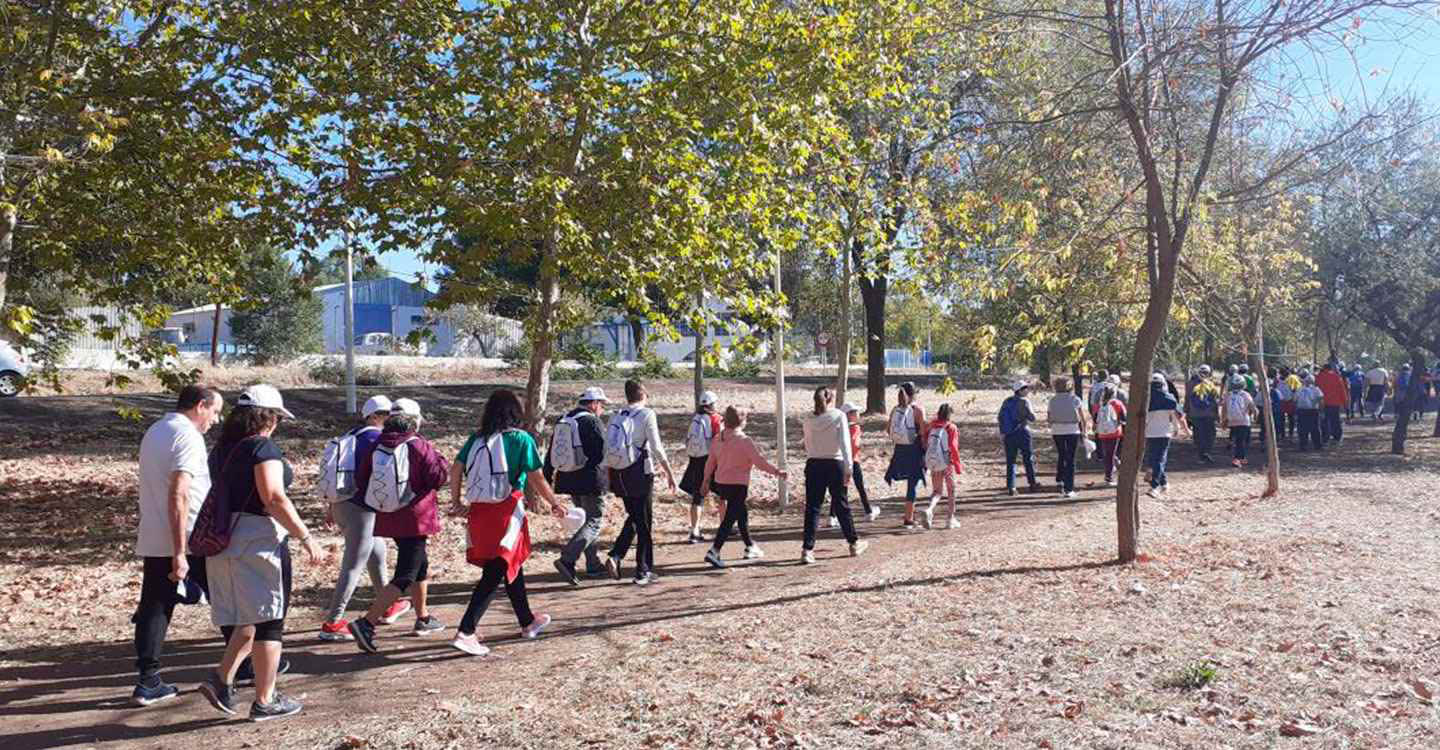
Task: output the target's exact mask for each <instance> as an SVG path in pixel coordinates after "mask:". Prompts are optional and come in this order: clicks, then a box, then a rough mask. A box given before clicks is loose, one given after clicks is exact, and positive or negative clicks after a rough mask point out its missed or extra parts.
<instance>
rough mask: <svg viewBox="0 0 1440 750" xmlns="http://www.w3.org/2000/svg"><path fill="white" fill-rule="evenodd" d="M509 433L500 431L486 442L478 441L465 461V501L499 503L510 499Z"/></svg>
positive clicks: (511, 492) (512, 491) (511, 491)
mask: <svg viewBox="0 0 1440 750" xmlns="http://www.w3.org/2000/svg"><path fill="white" fill-rule="evenodd" d="M504 436H505V433H503V432H497V433H495V434H494V435H491V436H490V438H489V439H488V440H485V441H483V442H481V441H479V440H476V441H475V447H474V448H472V449H471V450H470V458H469V459H468V460H466V462H465V500H466V502H471V503H499V502H504V501H505V500H508V499H509V498H510V495H511V494H513V493H514V491H515V490H514V488H513V487H511V486H510V465H509V463H508V462H507V461H506V459H505V439H504Z"/></svg>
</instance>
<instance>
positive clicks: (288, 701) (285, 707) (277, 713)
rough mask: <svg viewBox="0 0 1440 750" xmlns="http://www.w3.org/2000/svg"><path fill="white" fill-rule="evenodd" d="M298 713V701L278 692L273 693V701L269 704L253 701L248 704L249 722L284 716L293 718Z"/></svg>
mask: <svg viewBox="0 0 1440 750" xmlns="http://www.w3.org/2000/svg"><path fill="white" fill-rule="evenodd" d="M298 713H300V701H297V700H295V699H294V698H291V697H290V696H288V695H286V694H284V693H282V692H280V691H279V690H276V691H275V699H274V700H272V701H270V702H269V703H261V702H260V701H255V702H254V703H251V704H250V720H251V721H269V720H271V719H279V718H283V717H285V716H294V715H295V714H298Z"/></svg>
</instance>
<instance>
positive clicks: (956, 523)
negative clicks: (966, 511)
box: [949, 516, 960, 529]
mask: <svg viewBox="0 0 1440 750" xmlns="http://www.w3.org/2000/svg"><path fill="white" fill-rule="evenodd" d="M949 525H950V528H952V529H958V528H960V519H958V518H956V517H955V516H950V524H949Z"/></svg>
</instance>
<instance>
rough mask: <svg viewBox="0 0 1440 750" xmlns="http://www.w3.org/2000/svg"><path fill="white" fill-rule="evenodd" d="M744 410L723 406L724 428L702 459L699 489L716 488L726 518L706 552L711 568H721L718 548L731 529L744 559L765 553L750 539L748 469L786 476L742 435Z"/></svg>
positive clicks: (756, 557) (748, 437) (752, 442)
mask: <svg viewBox="0 0 1440 750" xmlns="http://www.w3.org/2000/svg"><path fill="white" fill-rule="evenodd" d="M745 417H746V415H745V413H744V412H742V411H740V410H739V409H737V408H735V407H733V406H729V407H726V409H725V419H724V429H723V430H722V431H721V432H720V434H719V435H717V436H716V437H715V440H714V441H713V442H712V443H711V444H710V455H709V456H708V457H707V458H706V459H705V474H704V476H703V477H702V479H701V485H700V487H701V489H702V490H704V491H706V492H705V494H709V492H708V490H711V489H713V490H715V494H716V495H719V496H720V499H721V500H722V501H723V502H724V504H725V519H724V520H723V521H721V522H720V528H718V529H716V531H715V543H714V544H713V545H712V546H711V547H710V549H709V550H707V551H706V552H705V562H707V563H709V564H710V566H711V567H713V568H724V567H725V562H724V560H722V559H721V558H720V551H721V550H722V549H723V548H724V547H725V542H726V540H728V539H729V538H730V532H731V531H732V530H735V529H739V531H740V540H741V541H743V542H744V543H745V559H746V560H755V559H759V558H761V557H764V556H765V552H764V551H762V550H761V549H760V547H759V546H757V545H756V544H755V541H754V540H753V539H751V538H750V510H749V508H748V506H747V505H746V503H747V501H748V500H749V497H750V470H751V469H756V468H758V469H760V470H761V471H763V472H765V473H766V474H770V475H772V476H776V477H779V478H781V479H787V478H789V476H790V475H789V473H787V472H786V471H785V470H783V469H779V468H776V467H775V466H774V465H773V464H771V463H770V462H769V461H766V460H765V457H764V456H762V455H760V449H759V448H756V447H755V442H754V441H753V440H751V439H750V436H749V435H746V434H745Z"/></svg>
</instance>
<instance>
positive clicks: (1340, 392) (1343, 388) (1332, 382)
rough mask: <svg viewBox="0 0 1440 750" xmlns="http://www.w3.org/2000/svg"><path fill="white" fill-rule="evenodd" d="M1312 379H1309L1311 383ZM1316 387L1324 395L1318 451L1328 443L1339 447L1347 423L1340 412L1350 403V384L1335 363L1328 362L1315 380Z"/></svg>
mask: <svg viewBox="0 0 1440 750" xmlns="http://www.w3.org/2000/svg"><path fill="white" fill-rule="evenodd" d="M1309 380H1311V378H1307V382H1309ZM1313 380H1314V381H1315V385H1316V386H1317V387H1319V389H1320V392H1321V393H1322V394H1324V400H1323V401H1322V402H1321V409H1322V411H1321V416H1320V418H1321V420H1322V421H1321V423H1320V442H1319V444H1317V445H1316V446H1315V448H1316V449H1317V450H1318V449H1320V448H1321V447H1323V446H1324V445H1325V444H1326V443H1334V444H1335V445H1339V444H1340V442H1341V440H1343V439H1344V437H1345V423H1344V422H1342V421H1341V420H1340V410H1341V409H1343V408H1345V405H1346V404H1348V403H1350V384H1349V383H1348V382H1347V381H1346V380H1345V377H1344V376H1342V375H1341V374H1340V371H1339V370H1338V369H1337V368H1336V365H1335V363H1334V362H1326V363H1325V366H1324V367H1322V368H1320V374H1319V375H1318V376H1316V377H1314V378H1313Z"/></svg>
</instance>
